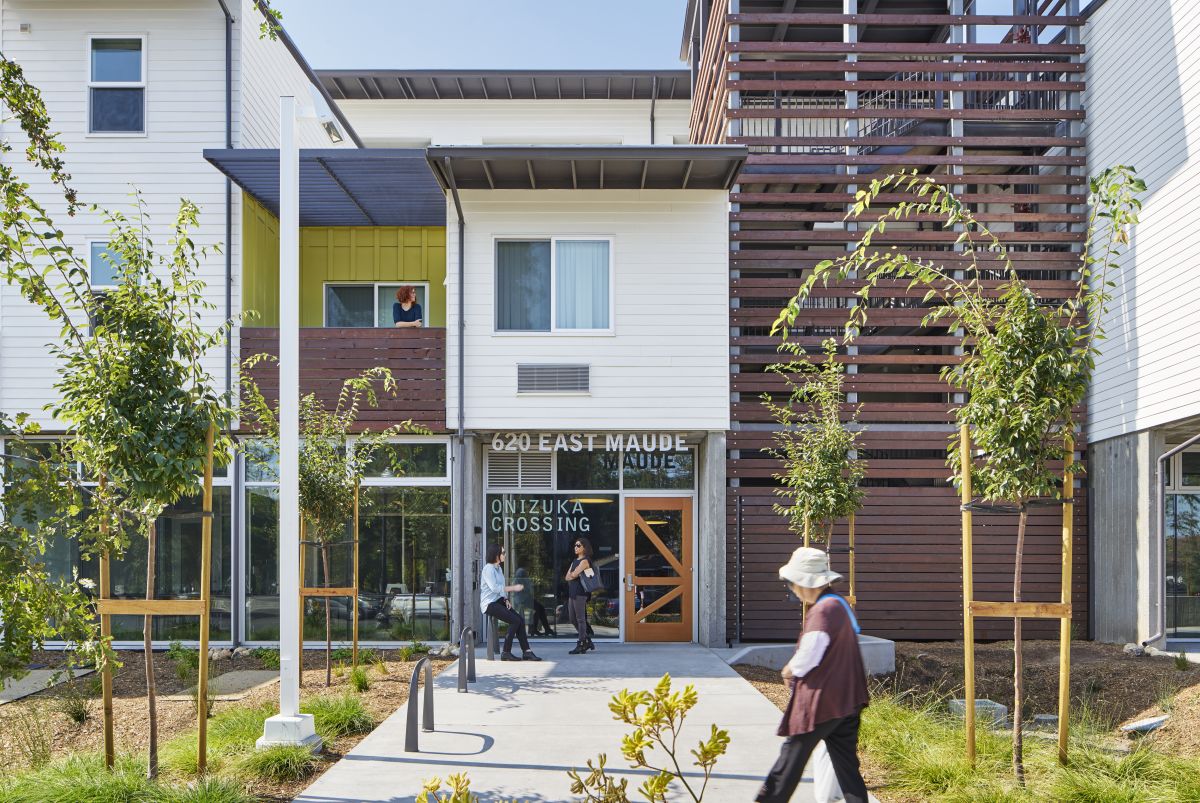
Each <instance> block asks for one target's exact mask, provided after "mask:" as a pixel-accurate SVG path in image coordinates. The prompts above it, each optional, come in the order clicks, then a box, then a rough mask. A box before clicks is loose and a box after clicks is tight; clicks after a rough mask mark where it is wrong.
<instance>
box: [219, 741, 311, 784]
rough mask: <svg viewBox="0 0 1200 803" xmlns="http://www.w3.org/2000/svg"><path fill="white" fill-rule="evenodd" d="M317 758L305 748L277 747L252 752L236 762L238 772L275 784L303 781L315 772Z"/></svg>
mask: <svg viewBox="0 0 1200 803" xmlns="http://www.w3.org/2000/svg"><path fill="white" fill-rule="evenodd" d="M318 763H319V762H318V760H317V757H316V756H314V755H313V753H312V751H311V750H309V749H308V748H307V747H299V746H295V747H293V746H282V745H281V746H277V747H268V748H266V749H265V750H252V751H251V752H249V753H247V754H246V755H245V756H243V757H242V759H241V761H239V762H238V770H239V771H240V772H241V773H243V774H245V775H249V776H253V777H255V778H263V779H265V780H270V781H274V782H276V783H294V782H295V781H303V780H304V779H305V778H307V777H309V776H310V775H312V774H313V773H314V772H316V769H317V765H318Z"/></svg>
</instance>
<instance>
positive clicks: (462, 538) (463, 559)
mask: <svg viewBox="0 0 1200 803" xmlns="http://www.w3.org/2000/svg"><path fill="white" fill-rule="evenodd" d="M442 164H443V166H444V167H445V171H446V181H447V182H448V183H449V185H450V196H451V197H452V198H453V199H454V211H455V213H456V214H457V215H458V426H457V427H456V429H455V433H454V435H455V446H456V451H457V452H458V461H457V462H458V472H457V473H458V488H459V495H460V499H465V495H466V491H467V455H466V451H467V450H466V431H465V428H464V426H463V420H464V418H465V416H466V406H467V403H466V398H467V397H466V388H465V386H464V385H463V381H464V379H465V376H466V370H465V365H466V362H465V356H464V353H463V350H464V349H465V348H466V332H467V320H466V317H465V315H466V307H465V302H464V283H465V281H466V264H467V263H466V251H465V247H466V228H467V220H466V218H465V217H463V209H462V200H461V199H460V198H459V197H458V184H457V183H456V182H455V180H454V166H453V165H452V164H451V163H450V157H448V156H446V157H443V158H442ZM458 532H459V539H458V565H459V566H461V567H462V569H463V575H464V577H463V579H462V581H461V582H462V583H463V584H464V585H463V590H462V593H460V594H459V595H458V626H459V628H460V629H461V628H463V627H466V613H467V605H466V601H467V593H468V589H467V587H466V583H467V582H468V581H469V580H473V579H474V576H473V573H472V574H471V576H469V577H468V576H467V574H468V573H467V571H466V568H467V506H466V504H463V503H462V502H460V503H459V505H458ZM451 637H453V634H451Z"/></svg>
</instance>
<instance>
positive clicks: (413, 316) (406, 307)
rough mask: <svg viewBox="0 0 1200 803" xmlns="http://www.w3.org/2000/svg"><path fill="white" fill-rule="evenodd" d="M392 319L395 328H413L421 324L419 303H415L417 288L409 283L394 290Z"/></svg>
mask: <svg viewBox="0 0 1200 803" xmlns="http://www.w3.org/2000/svg"><path fill="white" fill-rule="evenodd" d="M392 321H393V322H394V323H395V324H396V328H397V329H414V328H417V327H419V326H421V324H422V321H421V305H420V304H418V303H417V288H415V287H413V286H412V285H411V284H406V285H403V286H401V288H400V289H399V290H397V291H396V303H395V304H392Z"/></svg>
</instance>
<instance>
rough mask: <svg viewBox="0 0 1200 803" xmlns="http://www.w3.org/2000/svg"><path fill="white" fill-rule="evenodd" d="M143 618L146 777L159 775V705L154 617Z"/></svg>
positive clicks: (152, 539) (149, 554)
mask: <svg viewBox="0 0 1200 803" xmlns="http://www.w3.org/2000/svg"><path fill="white" fill-rule="evenodd" d="M146 541H147V544H146V599H148V600H150V599H154V563H155V560H156V557H155V551H156V550H155V547H156V546H157V544H156V542H157V541H158V537H157V521H156V520H152V521H151V522H150V530H149V532H148V534H147V536H146ZM142 618H143V625H142V647H143V651H144V653H145V659H146V713H147V714H148V715H149V718H150V728H149V741H150V748H149V755H148V756H147V763H146V777H147V778H151V779H154V778H157V777H158V706H157V702H156V700H155V693H156V691H155V684H154V647H153V641H154V617H153V616H151V615H150V614H146V615H145V616H144V617H142ZM207 657H208V656H204V655H202V656H200V660H202V661H203V660H205V659H206V658H207Z"/></svg>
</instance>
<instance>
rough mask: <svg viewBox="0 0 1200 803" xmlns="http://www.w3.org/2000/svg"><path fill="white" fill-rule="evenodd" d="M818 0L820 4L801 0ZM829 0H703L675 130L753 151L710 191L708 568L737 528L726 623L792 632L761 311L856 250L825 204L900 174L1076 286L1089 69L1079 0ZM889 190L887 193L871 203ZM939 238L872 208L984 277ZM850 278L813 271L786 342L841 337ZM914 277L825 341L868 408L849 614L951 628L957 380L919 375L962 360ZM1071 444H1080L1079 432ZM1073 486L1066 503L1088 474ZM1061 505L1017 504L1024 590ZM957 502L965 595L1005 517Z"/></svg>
mask: <svg viewBox="0 0 1200 803" xmlns="http://www.w3.org/2000/svg"><path fill="white" fill-rule="evenodd" d="M815 5H820V6H821V8H816V9H813V10H809V11H806V10H804V7H805V6H809V7H812V6H815ZM838 5H840V4H829V3H823V4H806V3H799V4H797V3H792V2H788V1H787V0H739V2H737V3H736V5H734V4H731V3H730V2H729V1H728V0H713V2H712V3H711V4H710V7H709V16H708V25H707V28H706V30H705V31H704V32H703V34H704V35H703V37H702V40H701V41H702V54H701V59H700V64H699V67H698V71H697V75H696V92H695V95H694V100H693V103H694V104H696V108H694V110H693V117H692V123H693V128H692V137H693V140H694V141H696V142H702V143H720V142H727V143H738V144H744V145H747V146H748V147H749V148H750V151H751V155H750V158H749V159H748V161H747V162H746V165H745V167H744V168H743V170H742V172H741V173H740V174H739V177H738V183H737V186H735V187H734V189H733V191H732V193H731V194H730V201H731V211H730V218H729V223H730V296H731V299H732V310H731V320H730V326H731V329H730V346H731V349H730V351H731V355H732V356H731V360H730V364H731V369H730V370H731V374H732V375H731V377H730V379H731V390H732V391H733V394H732V398H731V413H732V416H731V417H732V421H733V424H732V429H733V431H732V432H731V433H730V436H729V441H728V449H729V454H728V463H727V469H728V476H729V482H730V485H731V488H730V493H729V497H728V498H729V500H730V501H729V511H728V513H729V519H728V525H729V526H728V528H727V537H728V551H727V554H728V556H729V572H730V574H729V576H730V577H735V570H736V555H737V551H738V548H739V546H740V549H741V566H742V576H741V583H740V584H738V583H736V582H731V583H730V591H729V593H730V598H729V611H730V617H729V622H730V630H729V636H730V638H739V637H740V638H742V639H744V640H747V641H756V640H779V639H792V638H795V628H796V622H795V611H794V606H790V605H788V604H787V603H786V602H785V594H784V590H783V586H782V585H781V583H780V581H779V579H778V577H777V575H776V569H777V567H778V566H779V565H780V564H782V563H783V562H784V560H785V558H786V556H787V553H788V552H789V551H790V550H791V549H794V548H795V547H796V546H797V543H798V541H797V538H796V536H794V535H792V534H791V533H789V532H788V531H787V529H786V527H785V525H784V522H783V519H782V518H781V517H780V516H778V515H777V514H775V513H773V512H772V510H771V504H772V503H773V502H774V501H775V499H774V495H773V488H774V487H775V486H776V484H777V482H776V480H775V479H774V478H773V475H774V473H775V472H776V471H778V469H779V466H778V464H777V463H776V462H775V461H774V460H772V459H771V458H770V456H769V455H767V454H766V453H765V452H764V451H763V449H764V448H766V447H768V446H769V445H770V435H771V430H772V428H773V425H772V422H771V419H770V417H769V416H768V415H767V413H766V410H765V409H764V408H763V406H762V403H761V400H760V399H761V397H762V395H763V394H770V395H772V396H773V397H774V398H777V399H778V398H782V394H784V393H785V391H786V386H785V384H784V383H783V382H782V380H781V379H780V378H779V377H778V376H776V375H774V374H771V373H767V372H766V370H765V369H766V367H767V366H768V365H769V364H770V363H772V362H774V361H776V359H777V351H776V348H777V346H778V338H777V337H775V336H772V335H771V334H770V328H771V324H772V323H773V322H774V320H775V318H776V316H777V314H778V311H779V309H780V307H781V306H783V305H784V304H786V303H787V302H788V300H789V299H790V298H791V296H792V295H793V293H794V292H795V290H796V288H797V287H798V286H799V284H800V283H801V282H802V281H803V279H804V278H805V277H806V276H807V275H808V274H809V272H810V271H811V270H812V268H813V266H814V265H816V264H817V263H818V262H820V261H822V260H825V259H830V258H832V257H835V256H837V255H839V254H843V253H845V251H846V250H847V249H849V248H853V247H854V244H855V243H856V241H857V238H858V236H859V233H858V231H857V230H856V229H857V226H856V225H855V224H854V222H852V221H851V222H849V223H848V222H846V220H845V217H846V214H847V211H848V210H849V208H850V205H851V204H852V203H853V201H854V197H855V196H854V193H855V191H856V190H858V189H861V188H862V187H863V186H864V185H866V184H868V183H869V182H870V181H871V180H872V179H875V178H880V177H882V176H884V175H886V174H888V173H889V172H895V171H900V170H907V171H916V172H917V173H918V174H919V175H922V176H929V177H930V178H931V179H932V180H933V181H935V182H937V183H938V184H940V185H943V186H947V187H951V188H953V190H954V191H955V192H956V194H958V196H959V197H960V198H961V199H962V200H963V201H964V202H966V203H967V204H969V205H970V206H971V208H972V209H973V210H974V211H975V212H976V213H977V214H978V216H979V218H980V220H981V221H983V222H984V223H986V224H987V225H988V226H989V227H991V228H992V229H993V230H994V231H995V232H996V233H997V235H998V237H999V239H1000V240H1001V242H1002V243H1003V244H1004V246H1005V247H1006V248H1007V249H1008V251H1009V256H1010V257H1011V258H1012V260H1013V262H1014V264H1015V266H1016V269H1017V270H1018V272H1019V273H1020V274H1021V275H1022V276H1023V278H1025V279H1026V280H1027V281H1029V282H1030V283H1031V286H1033V287H1034V288H1035V290H1036V291H1037V292H1038V293H1039V294H1041V295H1042V296H1043V297H1045V298H1046V299H1047V300H1054V299H1061V298H1064V297H1066V296H1067V295H1069V294H1072V293H1074V291H1075V285H1074V279H1075V271H1076V269H1077V267H1078V264H1079V261H1078V260H1079V251H1080V250H1081V249H1082V246H1083V242H1084V238H1085V231H1084V230H1085V227H1086V221H1085V215H1086V193H1087V181H1086V152H1085V147H1084V146H1085V140H1084V138H1083V134H1082V129H1081V122H1082V120H1083V118H1084V111H1083V109H1082V104H1081V102H1080V101H1081V96H1082V92H1083V90H1084V88H1085V86H1086V84H1085V79H1086V68H1085V65H1084V63H1083V47H1082V45H1081V44H1080V43H1079V37H1078V30H1079V26H1080V25H1081V24H1082V19H1081V18H1080V17H1079V16H1078V8H1077V6H1078V3H1077V2H1074V1H1073V0H1072V2H1062V3H1058V4H1056V5H1043V6H1039V7H1038V9H1037V12H1038V13H1036V14H1035V13H1028V14H1011V15H986V16H985V15H973V14H969V13H966V14H963V13H955V11H956V8H958V7H959V6H961V5H964V4H957V3H954V2H946V1H945V0H941V1H940V2H939V1H938V0H870V2H867V0H859V2H858V3H853V2H852V3H849V4H848V5H847V6H846V7H845V8H844V9H842V10H845V11H850V12H855V11H857V12H862V13H847V14H843V13H836V11H837V8H836V6H838ZM966 5H969V4H966ZM959 10H961V9H959ZM731 12H736V13H731ZM910 197H911V196H908V195H905V194H902V193H897V192H892V193H887V194H884V195H882V196H881V199H880V200H881V203H892V202H896V201H901V200H909V199H910ZM957 237H958V234H957V233H956V232H953V231H945V230H943V228H942V227H941V225H940V223H939V222H938V221H937V220H936V219H933V218H930V217H928V216H927V217H924V218H918V217H914V218H911V219H909V220H908V221H907V222H906V223H905V224H892V225H889V226H888V229H887V232H886V234H885V235H881V236H879V237H878V238H876V240H875V242H876V244H878V245H879V246H880V250H883V249H885V248H889V247H891V246H896V247H898V248H902V249H904V250H906V251H908V252H910V253H917V254H918V255H919V256H921V257H922V258H927V259H934V260H937V261H939V262H941V263H943V264H945V265H946V266H947V267H949V268H952V269H955V270H962V271H968V270H978V271H979V276H980V278H981V279H983V280H984V283H985V286H987V287H988V288H989V289H992V290H995V289H996V288H997V287H998V286H999V284H1000V282H1001V281H1002V280H1003V278H1004V275H1003V272H1002V271H1001V270H1000V269H999V267H1000V264H999V262H998V260H997V259H996V258H995V257H994V256H990V255H981V256H980V257H978V258H977V259H976V260H974V261H972V260H971V259H968V258H967V257H966V256H964V255H963V254H962V253H959V252H960V251H961V247H960V246H956V244H955V240H956V238H957ZM860 287H861V282H858V281H855V280H853V279H851V280H847V281H843V282H840V283H839V282H834V283H831V284H829V285H828V286H827V287H820V288H818V289H817V291H816V292H814V293H813V294H812V296H811V297H810V298H809V299H807V300H806V301H805V302H804V303H803V306H802V309H801V313H800V317H799V319H798V320H797V321H796V325H795V328H794V329H793V331H792V333H791V339H792V340H794V341H796V342H799V343H801V344H802V345H803V346H804V347H805V348H806V349H808V350H810V351H814V352H815V351H819V350H820V344H821V341H822V340H823V339H825V338H830V337H832V338H840V337H841V335H842V334H843V325H844V323H845V320H846V317H847V315H848V312H849V308H850V306H851V305H852V304H854V303H858V302H857V298H856V296H855V291H856V290H858V289H859V288H860ZM923 295H924V293H923V292H922V291H921V290H918V289H914V290H909V289H907V287H905V286H904V285H903V284H897V283H891V284H887V283H885V284H884V285H882V286H880V287H879V288H878V289H876V290H875V291H874V293H873V297H872V300H871V302H870V303H871V305H872V310H871V312H870V317H869V325H868V327H867V329H866V330H865V331H864V332H862V333H861V334H860V336H859V337H858V339H857V341H856V343H855V344H854V347H853V349H846V348H844V347H843V348H842V349H841V352H840V356H839V359H840V360H842V361H843V362H844V363H845V364H846V365H847V371H848V375H847V382H846V390H847V391H848V392H849V393H850V394H851V395H850V397H849V402H850V404H848V405H847V409H848V410H849V409H850V408H851V407H853V406H855V405H860V406H861V420H862V422H863V423H864V424H866V425H867V426H868V428H869V429H868V434H867V435H866V437H865V438H864V456H865V457H866V458H867V459H868V461H869V473H868V477H867V480H866V485H867V486H868V502H867V506H866V509H865V510H864V511H863V513H862V514H861V515H860V516H859V518H858V552H857V554H858V566H859V572H858V580H859V586H858V599H859V610H860V614H861V618H862V622H863V625H864V628H865V629H866V630H867V632H870V633H872V634H874V635H880V636H886V637H891V638H905V639H944V638H960V637H961V634H962V630H961V624H962V598H961V593H962V586H961V530H960V519H959V509H958V505H959V503H958V498H957V495H956V492H955V491H954V489H953V488H951V487H950V486H949V484H948V483H947V477H948V476H949V469H948V468H947V466H946V463H945V449H946V443H947V440H948V439H949V438H950V437H951V436H953V435H954V426H953V423H952V422H953V413H952V410H953V408H954V404H955V396H954V393H953V390H952V388H950V387H949V386H947V385H946V383H944V382H943V381H942V380H941V379H940V377H939V375H938V372H939V371H940V370H941V369H942V368H943V367H944V366H947V365H953V364H955V363H957V362H959V361H961V359H962V357H961V349H959V348H958V347H959V345H960V343H959V339H958V338H957V337H955V335H954V333H953V332H952V331H948V330H947V329H946V328H945V327H944V326H943V327H940V328H938V327H930V328H924V327H922V326H921V321H922V319H923V318H924V316H925V314H926V312H927V310H926V308H925V304H924V302H923V298H922V297H923ZM1083 413H1084V411H1082V410H1080V411H1079V414H1080V420H1085V419H1086V416H1085V415H1084V414H1083ZM1076 448H1077V450H1078V452H1077V454H1078V455H1080V456H1082V454H1084V453H1086V448H1087V447H1086V438H1085V437H1084V434H1083V433H1081V435H1080V437H1079V438H1078V443H1077V447H1076ZM1084 482H1085V481H1084ZM1079 496H1080V498H1081V500H1086V497H1087V492H1086V488H1081V489H1080V490H1079ZM739 498H740V500H741V505H742V508H741V510H742V516H741V524H742V526H741V530H740V533H739V531H738V527H737V515H736V513H737V505H738V499H739ZM1075 510H1076V514H1075V515H1076V522H1075V524H1076V539H1075V540H1076V544H1075V564H1076V566H1075V573H1074V577H1075V588H1074V589H1073V595H1074V597H1075V616H1076V621H1077V623H1078V630H1079V633H1080V635H1081V636H1082V635H1084V634H1085V632H1086V624H1087V583H1088V576H1087V520H1086V519H1087V506H1086V503H1083V502H1081V503H1080V504H1077V505H1076V508H1075ZM1059 515H1060V514H1059V512H1058V511H1057V510H1053V511H1048V510H1045V509H1040V510H1038V511H1037V513H1036V515H1035V518H1034V522H1033V523H1032V525H1031V530H1030V535H1029V546H1028V550H1029V553H1028V558H1027V561H1026V566H1025V577H1026V582H1025V599H1028V600H1032V601H1043V600H1044V601H1057V599H1058V594H1059V588H1058V564H1057V555H1058V549H1059V544H1058V541H1059V537H1060V532H1059V523H1058V520H1057V519H1056V518H1055V517H1056V516H1059ZM976 522H977V524H976V533H977V535H976V555H977V566H976V572H977V574H976V577H977V580H976V582H977V587H978V589H979V595H980V598H981V599H988V600H1002V599H1005V598H1006V597H1008V598H1011V582H1012V548H1013V544H1014V540H1015V527H1016V519H1015V516H1014V517H1000V516H977V517H976ZM842 537H843V538H844V533H843V534H842ZM844 560H845V558H844V556H841V555H839V556H838V557H837V560H836V561H835V562H837V563H839V565H844ZM739 588H740V589H741V599H740V600H739V599H737V595H738V592H737V590H738V589H739ZM739 612H740V623H741V632H740V633H739V632H737V628H738V621H739V616H738V613H739ZM1053 629H1054V626H1053V624H1050V623H1046V622H1030V623H1029V624H1028V625H1027V630H1028V631H1030V632H1032V633H1034V634H1036V635H1046V636H1053V635H1054V633H1053ZM1043 631H1044V632H1043ZM1010 634H1011V623H1007V622H1004V621H1002V620H981V622H980V627H979V635H980V637H981V638H1006V637H1010Z"/></svg>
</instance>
